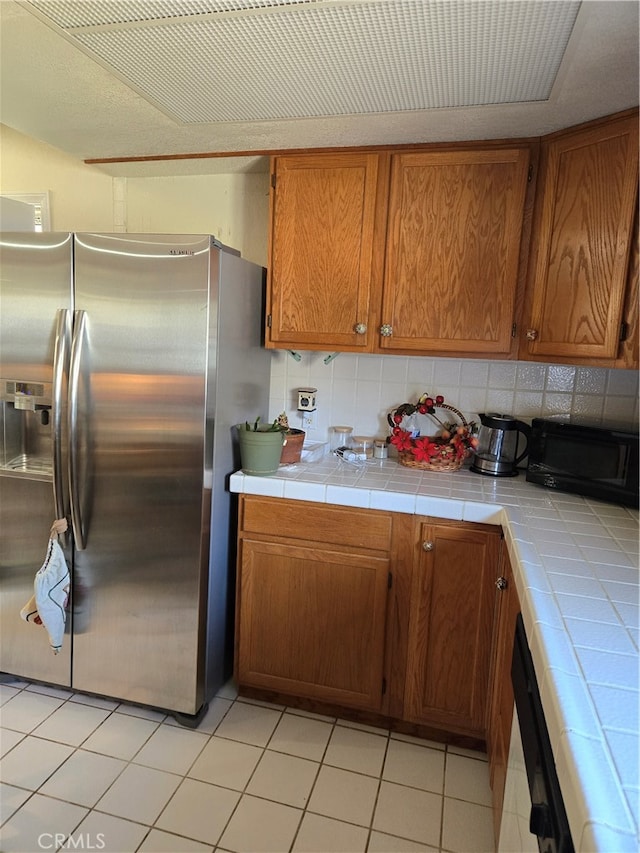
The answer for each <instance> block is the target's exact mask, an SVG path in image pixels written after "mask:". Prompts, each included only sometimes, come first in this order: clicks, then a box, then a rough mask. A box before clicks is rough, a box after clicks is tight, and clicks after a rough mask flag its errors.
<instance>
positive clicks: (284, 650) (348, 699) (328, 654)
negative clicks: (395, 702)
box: [236, 538, 389, 711]
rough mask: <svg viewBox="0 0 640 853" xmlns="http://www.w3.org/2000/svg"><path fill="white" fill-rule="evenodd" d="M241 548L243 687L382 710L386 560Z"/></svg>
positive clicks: (251, 544) (269, 545)
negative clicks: (248, 686)
mask: <svg viewBox="0 0 640 853" xmlns="http://www.w3.org/2000/svg"><path fill="white" fill-rule="evenodd" d="M240 546H241V548H240V577H239V583H240V588H239V602H240V607H239V610H238V613H239V637H240V641H239V646H238V659H237V661H236V666H237V669H236V674H237V678H238V681H239V683H240V684H247V685H250V686H254V687H262V688H265V689H271V690H276V691H280V692H282V693H289V694H294V695H298V696H303V697H308V698H311V699H323V700H325V701H327V702H336V703H339V704H341V705H345V706H351V707H356V708H365V709H369V710H373V711H376V710H379V709H380V707H381V704H382V695H383V693H382V690H383V687H382V679H383V664H384V646H385V622H386V602H387V591H388V590H387V579H388V572H389V559H388V556H359V555H355V554H353V553H346V554H345V553H341V552H340V551H339V550H338V549H336V550H329V549H327V550H323V549H320V548H318V547H305V546H303V545H298V546H294V545H284V544H279V543H273V542H262V541H259V540H255V539H248V538H244V539H242V540H241V543H240Z"/></svg>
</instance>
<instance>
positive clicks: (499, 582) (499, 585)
mask: <svg viewBox="0 0 640 853" xmlns="http://www.w3.org/2000/svg"><path fill="white" fill-rule="evenodd" d="M507 586H508V584H507V579H506V578H503V577H500V578H498V580H497V581H496V587H497V588H498V589H499V590H500V592H502V590H504V589H506V588H507Z"/></svg>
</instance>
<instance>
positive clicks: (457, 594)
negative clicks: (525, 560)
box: [405, 523, 500, 737]
mask: <svg viewBox="0 0 640 853" xmlns="http://www.w3.org/2000/svg"><path fill="white" fill-rule="evenodd" d="M420 536H421V539H420V543H419V544H418V545H417V548H418V549H419V555H418V557H417V559H416V563H415V565H414V577H413V588H412V596H411V615H410V620H409V648H408V655H407V680H406V688H405V718H406V719H408V720H410V721H412V722H416V723H425V724H429V725H435V726H438V727H440V728H444V729H447V730H449V731H452V732H460V733H462V734H471V735H476V736H478V735H479V736H481V737H484V736H485V730H486V716H487V705H488V691H489V671H490V661H491V647H492V635H493V621H494V606H495V599H496V588H495V581H496V579H497V576H498V575H497V570H498V559H499V543H500V533H499V531H496V533H493V532H486V531H484V530H478V529H477V528H476V527H475V526H473V525H469V526H464V527H448V526H443V525H442V526H441V525H435V524H428V523H424V524H422V525H421V529H420Z"/></svg>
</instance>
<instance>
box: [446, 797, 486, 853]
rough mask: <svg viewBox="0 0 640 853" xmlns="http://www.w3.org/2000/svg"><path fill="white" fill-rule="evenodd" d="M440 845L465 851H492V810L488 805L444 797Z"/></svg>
mask: <svg viewBox="0 0 640 853" xmlns="http://www.w3.org/2000/svg"><path fill="white" fill-rule="evenodd" d="M442 847H443V849H445V850H464V851H465V853H493V851H494V849H495V842H494V837H493V812H492V810H491V809H490V808H489V807H488V806H480V805H477V804H476V803H468V802H464V801H463V800H453V799H451V798H450V797H445V798H444V815H443V821H442Z"/></svg>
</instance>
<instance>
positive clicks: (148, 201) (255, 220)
mask: <svg viewBox="0 0 640 853" xmlns="http://www.w3.org/2000/svg"><path fill="white" fill-rule="evenodd" d="M124 193H125V198H126V211H127V223H126V230H127V231H129V232H135V231H142V232H145V233H154V232H158V233H170V234H189V233H196V234H200V233H203V234H213V236H214V237H217V239H218V240H220V242H221V243H224V244H225V245H227V246H232V247H233V248H234V249H239V250H240V253H241V254H242V257H243V258H246V259H247V260H249V261H253V262H254V263H257V264H260V265H261V266H266V264H267V232H268V221H269V176H268V174H259V175H243V174H237V175H198V176H181V177H166V178H127V179H126V187H125V189H124Z"/></svg>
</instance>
